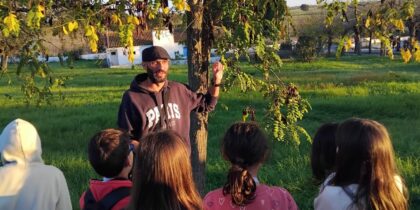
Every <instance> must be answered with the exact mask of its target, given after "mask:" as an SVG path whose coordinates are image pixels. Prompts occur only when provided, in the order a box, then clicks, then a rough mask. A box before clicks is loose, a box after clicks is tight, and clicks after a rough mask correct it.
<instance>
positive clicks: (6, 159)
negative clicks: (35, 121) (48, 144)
mask: <svg viewBox="0 0 420 210" xmlns="http://www.w3.org/2000/svg"><path fill="white" fill-rule="evenodd" d="M0 153H1V158H2V161H3V163H5V164H7V163H17V164H28V163H35V162H37V163H43V161H42V158H41V153H42V149H41V139H40V138H39V135H38V132H37V131H36V128H35V127H34V126H33V125H32V124H31V123H29V122H27V121H25V120H22V119H16V120H13V121H12V122H10V123H9V124H8V125H7V126H6V128H4V130H3V132H2V133H1V135H0Z"/></svg>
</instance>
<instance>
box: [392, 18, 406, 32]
mask: <svg viewBox="0 0 420 210" xmlns="http://www.w3.org/2000/svg"><path fill="white" fill-rule="evenodd" d="M392 23H393V24H394V26H395V27H396V28H397V29H398V30H400V31H404V29H405V25H404V22H403V20H402V19H398V20H392Z"/></svg>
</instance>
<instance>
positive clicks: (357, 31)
mask: <svg viewBox="0 0 420 210" xmlns="http://www.w3.org/2000/svg"><path fill="white" fill-rule="evenodd" d="M353 29H354V53H355V54H357V55H360V54H361V52H362V51H361V46H360V33H361V30H360V28H359V26H357V25H355V26H354V28H353Z"/></svg>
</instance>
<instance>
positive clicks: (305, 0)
mask: <svg viewBox="0 0 420 210" xmlns="http://www.w3.org/2000/svg"><path fill="white" fill-rule="evenodd" d="M286 2H287V6H289V7H294V6H300V5H302V4H309V5H315V4H316V0H286Z"/></svg>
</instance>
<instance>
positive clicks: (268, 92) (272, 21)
mask: <svg viewBox="0 0 420 210" xmlns="http://www.w3.org/2000/svg"><path fill="white" fill-rule="evenodd" d="M200 5H201V6H200ZM201 11H204V13H200V12H201ZM185 14H188V15H193V16H194V15H195V16H198V17H199V18H198V17H194V18H193V21H198V20H201V18H202V19H203V20H205V21H208V22H205V23H203V26H204V27H207V28H208V29H210V30H209V31H205V32H202V33H201V34H202V35H203V36H207V38H208V39H207V40H204V41H203V42H201V44H203V46H202V47H199V48H195V49H197V50H200V49H205V50H207V51H208V53H207V52H202V55H209V54H210V53H209V52H210V49H211V47H213V46H215V47H216V48H217V49H218V52H219V54H220V55H221V57H222V62H224V63H225V64H228V66H229V68H228V70H227V73H226V74H227V77H228V78H230V79H228V80H227V82H226V83H227V84H228V83H234V82H235V81H239V83H241V84H243V85H244V87H243V91H247V90H250V89H254V88H255V87H253V84H256V85H257V86H258V88H260V90H261V91H262V94H263V95H264V96H266V98H267V100H268V101H269V102H268V106H267V118H268V119H270V120H268V121H267V122H273V123H272V126H271V125H270V127H271V128H272V131H273V132H274V133H276V137H278V139H282V138H283V137H284V135H283V133H287V132H288V131H286V130H288V129H289V128H293V129H290V131H292V132H293V133H294V134H293V135H292V136H295V137H296V138H294V140H295V142H298V140H297V133H299V132H297V131H298V130H303V129H298V127H294V126H297V125H295V124H296V122H297V121H298V120H301V119H302V118H303V114H304V113H306V112H307V111H308V108H307V107H308V104H307V102H305V100H304V99H301V98H300V96H293V97H294V99H293V100H291V101H293V102H290V103H286V102H287V101H288V100H289V99H288V98H290V97H291V96H290V94H289V95H288V88H289V87H293V88H294V86H293V85H292V84H285V83H284V81H282V80H280V78H279V77H275V76H273V72H274V71H273V69H275V68H278V67H280V65H281V63H282V62H281V60H280V57H279V56H278V55H277V51H278V49H279V43H280V40H281V39H284V38H285V36H286V29H287V27H288V26H289V21H290V18H291V17H290V15H289V13H288V9H287V6H286V2H285V1H284V0H275V1H267V0H256V1H244V0H241V1H224V0H214V1H207V0H202V1H189V2H187V1H186V0H176V1H173V6H172V7H169V4H168V1H167V0H159V1H151V0H150V1H141V0H121V1H116V0H110V1H67V0H60V1H51V0H46V1H44V0H21V1H12V2H11V1H7V0H0V20H2V22H1V25H0V28H1V30H2V31H3V32H2V36H4V37H5V42H7V43H11V42H12V40H14V39H19V40H24V43H22V44H19V45H16V46H15V48H14V50H12V49H10V48H7V49H5V51H7V52H8V53H9V54H10V55H17V53H18V54H19V58H20V59H21V61H22V62H21V63H20V66H24V65H29V67H28V68H21V70H20V71H18V72H19V74H21V73H23V72H24V70H27V69H35V70H30V71H28V73H29V74H27V75H28V77H25V78H26V79H24V80H21V81H22V85H23V86H24V87H25V89H24V91H25V93H28V94H26V96H27V99H35V102H36V103H37V104H40V103H39V102H40V101H42V100H43V99H45V98H46V97H47V96H50V95H51V90H52V89H53V88H54V87H56V86H55V85H54V84H55V83H54V82H49V81H55V80H56V79H58V80H59V83H60V84H64V80H61V78H58V77H54V76H53V73H52V71H51V69H49V68H47V63H43V62H41V63H40V62H39V61H35V60H37V59H38V56H42V55H45V54H48V52H45V49H44V47H43V46H42V42H41V41H40V40H42V37H43V35H44V33H45V32H46V31H53V34H54V35H56V36H70V37H75V36H76V34H83V35H84V38H85V39H86V41H87V43H88V45H89V47H90V49H91V51H92V52H97V51H98V40H99V34H100V33H103V32H104V31H105V30H114V31H119V37H120V40H121V44H122V45H123V46H125V47H127V49H128V59H129V60H130V61H131V62H133V60H134V54H133V51H134V46H133V44H134V41H133V32H134V31H135V30H145V29H148V28H149V27H151V28H153V29H157V30H158V32H159V29H162V28H169V30H172V20H171V19H172V17H174V16H179V15H185ZM191 24H192V23H187V24H186V25H187V27H192V26H191ZM158 35H159V33H158ZM189 39H191V37H190V38H189ZM22 46H27V47H26V49H28V50H26V51H24V50H22V49H24V48H25V47H22ZM249 48H253V49H254V52H255V56H256V57H257V58H258V60H260V61H261V62H259V63H256V64H255V65H256V67H258V68H259V69H260V71H261V73H262V75H263V76H262V78H261V77H253V76H252V75H248V74H247V73H246V72H244V71H242V70H241V69H240V67H239V66H238V65H236V64H235V62H236V61H237V60H238V58H239V57H240V56H245V57H247V58H249V57H250V53H249V51H248V49H249ZM228 54H232V55H233V56H226V55H228ZM208 58H209V57H207V58H203V59H202V60H197V61H198V62H202V65H200V66H206V65H207V66H208ZM44 66H45V68H44ZM70 66H71V64H70ZM39 69H41V70H39ZM194 71H201V70H197V69H194ZM205 71H207V70H205ZM33 72H35V73H33ZM37 72H41V73H37ZM274 78H275V79H274ZM40 81H43V82H40ZM245 81H246V82H245ZM251 81H252V82H251ZM228 86H229V85H228ZM29 93H30V94H29ZM292 95H293V94H292ZM28 101H30V100H28ZM305 104H306V105H305Z"/></svg>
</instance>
